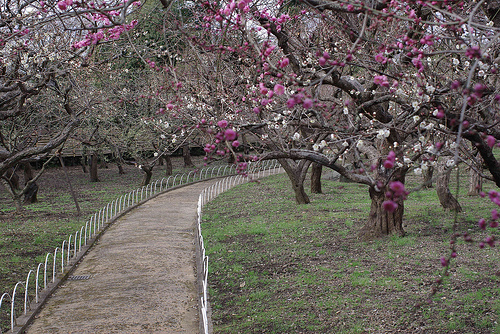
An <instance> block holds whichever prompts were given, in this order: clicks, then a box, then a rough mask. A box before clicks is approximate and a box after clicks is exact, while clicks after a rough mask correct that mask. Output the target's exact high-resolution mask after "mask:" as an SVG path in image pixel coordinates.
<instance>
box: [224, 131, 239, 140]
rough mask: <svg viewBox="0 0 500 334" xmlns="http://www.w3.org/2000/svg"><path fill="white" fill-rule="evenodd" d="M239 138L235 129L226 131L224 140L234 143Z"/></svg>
mask: <svg viewBox="0 0 500 334" xmlns="http://www.w3.org/2000/svg"><path fill="white" fill-rule="evenodd" d="M237 137H238V134H237V133H236V131H234V130H233V129H226V131H224V138H225V139H226V140H227V141H233V140H235V139H236V138H237Z"/></svg>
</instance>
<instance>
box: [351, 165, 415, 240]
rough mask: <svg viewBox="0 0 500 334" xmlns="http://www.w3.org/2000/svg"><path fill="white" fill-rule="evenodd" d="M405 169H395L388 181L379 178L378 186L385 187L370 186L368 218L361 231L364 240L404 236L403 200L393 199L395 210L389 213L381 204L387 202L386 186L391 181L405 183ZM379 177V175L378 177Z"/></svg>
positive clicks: (400, 198) (399, 198)
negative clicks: (382, 185) (395, 205)
mask: <svg viewBox="0 0 500 334" xmlns="http://www.w3.org/2000/svg"><path fill="white" fill-rule="evenodd" d="M406 171H407V170H406V169H397V170H396V171H394V173H393V174H389V175H391V178H390V179H389V180H387V179H384V178H380V182H379V184H384V185H387V186H384V187H382V188H381V189H378V188H376V187H374V186H371V187H370V189H369V193H370V198H371V207H370V216H369V217H368V220H367V221H366V223H365V226H364V227H363V228H362V230H361V233H360V234H361V237H362V238H363V239H365V240H369V239H374V238H379V237H382V236H387V235H393V234H395V235H399V236H404V235H405V231H404V229H403V215H404V200H403V198H402V197H397V198H393V199H392V200H393V201H394V202H396V204H397V208H396V210H394V211H392V212H389V211H386V210H385V209H384V206H383V203H384V202H385V201H386V200H387V197H386V193H387V191H389V189H388V186H389V185H390V183H391V182H393V181H399V182H401V183H403V184H404V183H405V177H406ZM379 176H381V175H379Z"/></svg>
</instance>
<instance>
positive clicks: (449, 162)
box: [446, 159, 455, 167]
mask: <svg viewBox="0 0 500 334" xmlns="http://www.w3.org/2000/svg"><path fill="white" fill-rule="evenodd" d="M454 164H455V160H454V159H449V160H448V161H446V167H451V166H453V165H454Z"/></svg>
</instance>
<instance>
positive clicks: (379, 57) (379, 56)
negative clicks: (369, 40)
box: [375, 52, 387, 64]
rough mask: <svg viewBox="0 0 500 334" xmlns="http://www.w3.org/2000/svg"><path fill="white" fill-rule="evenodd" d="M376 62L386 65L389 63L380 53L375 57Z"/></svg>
mask: <svg viewBox="0 0 500 334" xmlns="http://www.w3.org/2000/svg"><path fill="white" fill-rule="evenodd" d="M375 61H376V62H379V63H382V64H385V63H387V58H386V57H385V56H384V55H383V54H382V52H380V53H377V54H376V55H375Z"/></svg>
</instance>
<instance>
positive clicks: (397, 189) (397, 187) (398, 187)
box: [389, 181, 405, 197]
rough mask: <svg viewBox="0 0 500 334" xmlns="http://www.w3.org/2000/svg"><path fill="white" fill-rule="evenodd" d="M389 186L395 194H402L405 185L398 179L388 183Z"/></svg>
mask: <svg viewBox="0 0 500 334" xmlns="http://www.w3.org/2000/svg"><path fill="white" fill-rule="evenodd" d="M389 188H390V189H391V190H392V192H393V193H394V195H395V196H398V197H399V196H403V195H404V194H405V186H404V184H403V183H401V182H400V181H394V182H391V183H390V184H389Z"/></svg>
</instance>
